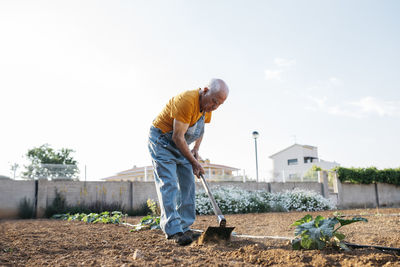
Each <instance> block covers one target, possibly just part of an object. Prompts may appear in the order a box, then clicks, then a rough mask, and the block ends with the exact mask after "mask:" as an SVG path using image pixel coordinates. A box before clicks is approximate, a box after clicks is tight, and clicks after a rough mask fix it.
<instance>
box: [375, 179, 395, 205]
mask: <svg viewBox="0 0 400 267" xmlns="http://www.w3.org/2000/svg"><path fill="white" fill-rule="evenodd" d="M377 193H378V200H379V206H381V207H400V186H397V185H389V184H383V183H378V184H377Z"/></svg>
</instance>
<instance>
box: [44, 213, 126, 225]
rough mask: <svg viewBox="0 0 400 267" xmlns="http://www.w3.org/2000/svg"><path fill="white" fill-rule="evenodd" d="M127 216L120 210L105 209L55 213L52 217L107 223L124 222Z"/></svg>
mask: <svg viewBox="0 0 400 267" xmlns="http://www.w3.org/2000/svg"><path fill="white" fill-rule="evenodd" d="M123 217H126V214H122V212H120V211H113V212H111V213H110V212H108V211H104V212H102V213H100V214H99V213H89V214H85V213H76V214H73V215H71V214H69V213H67V214H55V215H53V216H52V217H51V218H53V219H61V220H67V221H83V222H86V223H105V224H110V223H111V224H119V223H121V222H122V218H123Z"/></svg>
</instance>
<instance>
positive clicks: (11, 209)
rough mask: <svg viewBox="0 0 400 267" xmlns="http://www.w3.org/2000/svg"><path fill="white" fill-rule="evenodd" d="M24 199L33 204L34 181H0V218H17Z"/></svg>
mask: <svg viewBox="0 0 400 267" xmlns="http://www.w3.org/2000/svg"><path fill="white" fill-rule="evenodd" d="M24 198H26V199H27V200H29V201H30V202H31V203H32V204H34V201H35V181H14V180H5V179H4V180H3V179H2V180H0V218H15V217H17V215H18V206H19V204H20V202H21V201H22V200H23V199H24Z"/></svg>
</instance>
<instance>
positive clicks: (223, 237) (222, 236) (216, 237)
mask: <svg viewBox="0 0 400 267" xmlns="http://www.w3.org/2000/svg"><path fill="white" fill-rule="evenodd" d="M200 178H201V183H202V184H203V186H204V189H205V190H206V192H207V195H208V197H209V198H210V200H211V204H212V207H213V210H214V213H215V215H216V216H217V219H218V224H219V227H213V226H209V227H208V228H207V230H206V231H205V232H204V233H203V234H202V235H201V236H200V238H199V244H202V243H204V242H207V241H214V242H215V241H216V242H218V241H228V240H229V239H230V237H231V234H232V231H233V229H234V228H235V227H226V219H225V217H224V215H223V214H222V212H221V210H220V209H219V207H218V205H217V202H215V199H214V197H213V195H212V194H211V191H210V188H209V187H208V184H207V182H206V179H204V177H203V175H202V174H200Z"/></svg>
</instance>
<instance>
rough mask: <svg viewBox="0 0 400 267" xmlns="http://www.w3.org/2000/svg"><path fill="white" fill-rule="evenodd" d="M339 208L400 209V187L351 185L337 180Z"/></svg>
mask: <svg viewBox="0 0 400 267" xmlns="http://www.w3.org/2000/svg"><path fill="white" fill-rule="evenodd" d="M336 186H337V192H336V193H337V206H338V208H342V209H344V208H346V209H347V208H375V207H400V186H397V185H391V184H383V183H377V184H350V183H341V182H340V181H339V179H337V180H336Z"/></svg>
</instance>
